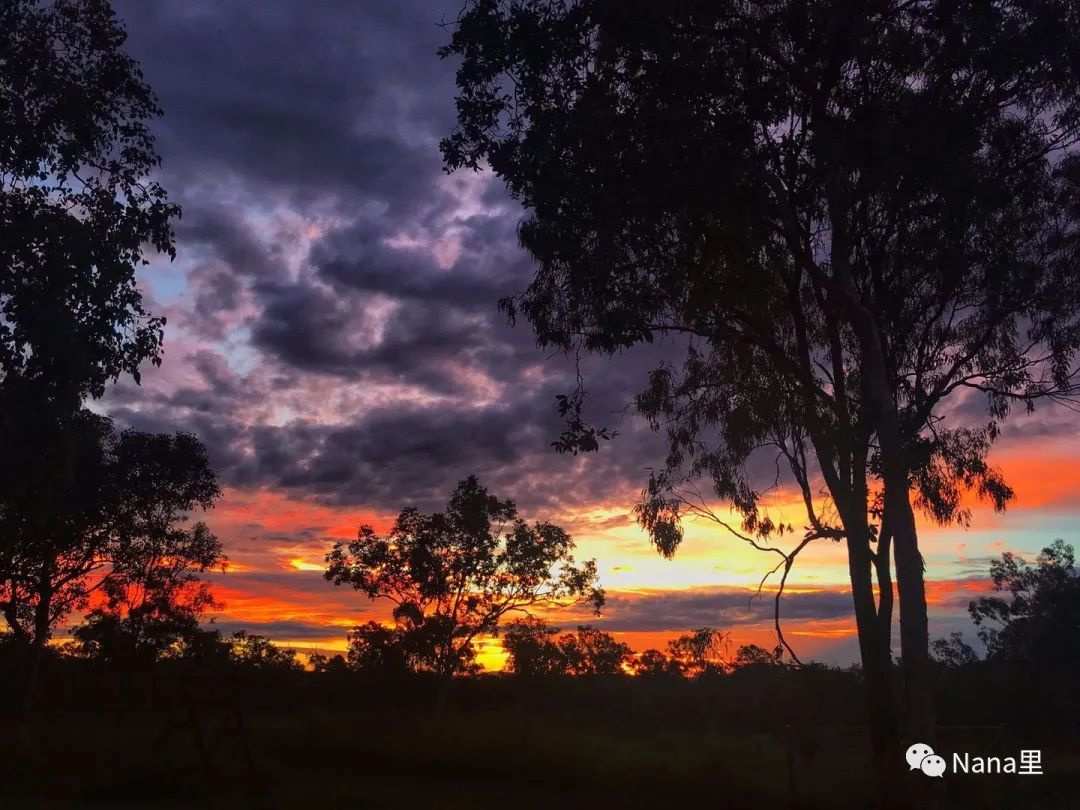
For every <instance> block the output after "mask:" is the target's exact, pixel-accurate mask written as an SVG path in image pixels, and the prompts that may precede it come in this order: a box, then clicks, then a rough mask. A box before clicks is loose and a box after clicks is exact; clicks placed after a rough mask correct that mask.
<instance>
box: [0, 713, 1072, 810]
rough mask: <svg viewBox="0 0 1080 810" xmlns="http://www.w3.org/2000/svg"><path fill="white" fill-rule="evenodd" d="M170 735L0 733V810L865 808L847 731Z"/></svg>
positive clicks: (1057, 795)
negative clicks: (198, 742) (204, 752)
mask: <svg viewBox="0 0 1080 810" xmlns="http://www.w3.org/2000/svg"><path fill="white" fill-rule="evenodd" d="M240 716H242V718H243V723H242V731H241V729H240V728H238V727H237V726H236V725H235V722H234V720H235V718H236V717H240ZM173 719H176V718H173ZM172 725H173V723H172V720H171V719H170V718H169V717H166V716H163V715H142V716H135V717H132V716H126V717H122V716H118V715H111V714H101V713H85V714H81V715H80V716H78V717H77V718H76V717H68V718H64V719H62V720H61V719H46V720H41V721H39V722H36V723H34V724H33V725H32V726H31V727H30V728H29V729H24V730H22V731H19V730H17V729H15V728H13V727H8V728H3V729H0V733H3V735H4V736H3V739H4V740H5V742H4V744H3V746H2V749H0V750H2V751H3V754H4V759H3V777H4V778H3V783H2V786H0V807H4V808H9V807H10V808H28V810H29V809H30V808H67V807H88V808H89V807H95V808H117V809H119V808H133V809H134V808H147V809H148V810H153V808H186V807H206V808H234V807H236V808H323V807H326V808H395V809H397V808H447V810H455V809H456V808H471V809H475V808H544V809H545V810H549V809H550V808H559V807H567V808H571V807H572V808H578V807H580V808H637V807H641V808H657V807H658V808H666V807H671V808H676V807H703V806H708V807H730V808H772V807H777V808H780V807H784V808H787V807H805V808H816V807H830V808H868V807H871V806H872V801H871V799H870V797H871V796H872V793H871V788H872V785H871V779H870V770H869V755H868V746H867V745H866V744H865V739H864V738H863V735H862V733H861V732H860V731H859V730H857V729H848V730H844V729H819V730H816V731H815V730H801V731H799V732H781V733H772V732H758V733H746V732H743V733H733V732H730V731H725V730H724V729H722V728H702V727H701V724H700V723H697V722H694V723H691V724H688V725H692V726H694V728H693V730H690V731H683V732H680V731H678V730H677V724H667V723H665V724H664V725H663V727H659V728H648V727H640V728H636V729H631V730H627V729H626V728H625V727H619V726H618V725H611V724H604V723H597V722H596V720H595V719H594V718H589V717H583V718H581V719H580V720H579V721H568V720H567V718H566V717H564V716H563V717H558V716H550V715H546V714H538V713H536V712H531V711H525V710H516V709H507V708H505V707H503V708H499V709H497V710H470V711H468V712H462V711H461V710H459V709H456V708H454V707H452V706H451V707H449V708H447V709H445V710H444V711H441V712H435V711H433V710H420V709H415V710H411V711H402V709H401V708H400V707H386V708H385V709H384V710H379V709H372V708H367V709H365V710H363V711H350V710H347V709H346V710H342V711H335V710H329V709H327V708H325V707H304V706H302V705H299V706H297V707H295V708H292V709H290V708H281V709H277V710H267V709H260V710H255V711H249V712H245V713H244V714H243V715H238V714H237V715H221V716H219V717H217V718H209V717H206V718H203V722H202V726H203V729H202V730H203V740H204V743H205V744H206V746H207V748H211V747H212V748H213V750H212V751H210V752H209V753H208V754H207V755H206V756H200V754H199V750H198V747H197V745H196V744H195V739H196V738H195V735H194V734H193V733H192V731H191V729H190V728H183V727H179V726H177V727H175V728H173V730H172V731H171V732H170V733H169V734H167V735H166V734H165V730H166V729H167V728H170V727H171V726H172ZM222 728H224V729H225V731H224V733H223V734H221V735H220V739H219V741H218V743H217V744H216V745H212V740H213V738H214V737H215V736H217V733H218V732H219V731H220V730H221V729H222ZM244 740H246V745H245V744H244V743H243V741H244ZM789 752H790V754H791V757H792V759H791V766H792V767H793V770H794V776H795V785H794V786H792V785H791V783H790V781H789ZM900 767H903V766H902V764H901V766H900ZM1045 767H1046V771H1047V774H1046V775H1045V776H1042V777H1027V778H1026V780H1025V778H1022V777H996V778H995V777H981V778H980V777H974V776H971V777H952V778H951V779H950V780H949V782H948V785H947V787H948V794H949V795H948V804H949V806H952V807H965V808H967V807H971V808H1002V810H1005V808H1008V809H1009V810H1012V808H1023V809H1024V810H1026V809H1027V808H1047V809H1048V810H1049V809H1050V808H1061V809H1062V810H1066V808H1075V807H1076V806H1077V805H1076V803H1075V795H1076V794H1075V793H1074V792H1073V791H1074V789H1075V787H1076V786H1078V785H1080V757H1076V756H1075V755H1072V756H1069V755H1068V754H1059V755H1055V756H1048V757H1047V760H1046V762H1045ZM915 776H918V778H920V779H921V778H925V777H922V776H921V775H918V774H916V775H915ZM915 776H912V777H911V778H915Z"/></svg>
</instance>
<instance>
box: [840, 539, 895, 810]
mask: <svg viewBox="0 0 1080 810" xmlns="http://www.w3.org/2000/svg"><path fill="white" fill-rule="evenodd" d="M847 545H848V571H849V574H850V576H851V596H852V600H853V601H854V604H855V626H856V628H857V630H858V634H859V653H860V657H861V658H862V667H863V677H864V679H865V687H866V700H867V708H868V715H869V720H870V744H871V747H872V750H873V757H874V773H875V776H876V782H877V788H878V798H879V802H880V805H881V807H883V808H890V810H891V809H892V808H901V807H905V806H906V804H905V802H904V801H903V795H902V787H903V786H902V783H901V781H900V779H899V778H898V777H899V774H900V770H899V766H898V763H901V762H902V759H901V757H900V745H899V740H898V738H897V722H896V706H895V702H894V700H893V690H892V656H891V651H890V649H889V643H888V636H885V635H883V634H882V632H881V620H880V616H879V613H878V610H877V607H876V604H875V601H874V590H873V580H872V577H871V565H870V563H871V560H870V549H869V546H868V545H867V541H866V540H864V539H860V538H859V537H858V536H857V535H854V536H849V538H848V543H847Z"/></svg>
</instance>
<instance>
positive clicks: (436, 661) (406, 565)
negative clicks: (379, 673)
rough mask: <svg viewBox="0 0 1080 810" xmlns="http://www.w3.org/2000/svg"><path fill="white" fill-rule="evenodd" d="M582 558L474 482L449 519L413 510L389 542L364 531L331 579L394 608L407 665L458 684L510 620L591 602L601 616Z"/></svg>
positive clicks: (592, 576) (340, 556)
mask: <svg viewBox="0 0 1080 810" xmlns="http://www.w3.org/2000/svg"><path fill="white" fill-rule="evenodd" d="M573 549H574V543H573V541H572V540H571V539H570V536H569V535H568V534H567V533H566V532H565V531H563V530H562V529H560V528H559V527H558V526H554V525H552V524H550V523H535V524H531V525H530V524H528V523H526V522H525V521H524V520H523V519H521V518H520V517H518V512H517V507H516V506H515V505H514V502H513V501H500V500H499V499H498V498H496V497H494V496H492V495H489V494H488V491H487V489H485V488H484V487H482V486H481V485H480V484H479V482H478V481H477V480H476V478H475V477H469V478H467V479H465V480H464V481H462V482H461V483H459V484H458V486H457V488H456V489H455V490H454V493H453V495H452V496H451V498H450V501H449V503H448V504H447V508H446V511H445V512H438V513H435V514H431V515H424V514H421V513H420V512H419V511H417V510H416V509H414V508H411V507H410V508H407V509H404V510H402V512H401V514H400V515H399V516H398V518H397V520H396V521H395V523H394V526H393V527H392V528H391V530H390V532H389V533H388V534H387V535H386V536H385V537H380V536H379V535H377V534H376V533H375V530H374V529H372V528H371V527H370V526H362V527H361V528H360V532H359V536H358V537H357V539H356V540H354V541H353V542H351V543H348V544H344V543H338V544H336V545H335V546H334V548H333V550H332V551H331V552H330V553H329V554H328V555H327V557H326V562H327V569H326V578H327V579H328V580H330V581H331V582H333V583H334V584H335V585H346V584H347V585H351V586H352V587H354V588H356V589H357V590H358V591H361V592H363V593H364V594H365V595H367V597H368V598H369V599H385V600H387V601H389V602H392V603H393V604H394V619H395V621H396V622H397V625H398V626H397V629H396V630H395V631H393V633H394V635H393V638H394V639H397V640H398V641H401V642H405V652H404V654H405V660H406V663H407V665H408V666H409V667H410V668H420V669H424V670H429V671H432V672H435V673H437V674H439V675H443V676H450V675H453V674H455V673H457V672H460V671H462V668H463V667H464V668H466V669H467V668H469V667H470V666H471V662H472V661H473V660H474V658H475V651H474V648H473V641H474V640H475V639H476V637H477V636H479V635H484V634H494V633H495V632H496V631H497V630H498V627H499V624H500V623H501V622H502V621H503V619H504V617H506V616H508V615H513V614H515V613H527V612H528V611H529V610H530V609H532V608H539V607H551V606H554V605H565V604H572V603H578V602H581V601H586V602H589V603H590V604H592V606H593V607H594V609H595V610H596V611H599V610H600V607H601V605H602V604H603V601H604V592H603V591H602V590H601V589H600V588H599V587H598V586H597V581H596V580H597V575H596V563H595V562H594V561H592V560H590V561H588V562H585V563H582V564H580V565H578V564H577V563H576V562H575V560H574V556H573ZM377 627H378V625H376V626H374V627H373V626H372V625H370V624H369V625H367V627H366V629H365V628H358V631H360V630H363V635H364V644H365V645H367V644H368V643H369V642H371V643H377V644H378V645H382V644H383V641H384V640H385V639H384V637H383V636H381V635H380V633H381V632H383V631H386V632H391V631H389V630H388V629H387V628H382V630H377V629H376V628H377ZM354 635H355V634H354ZM380 649H381V646H380ZM379 655H380V656H381V655H382V653H379Z"/></svg>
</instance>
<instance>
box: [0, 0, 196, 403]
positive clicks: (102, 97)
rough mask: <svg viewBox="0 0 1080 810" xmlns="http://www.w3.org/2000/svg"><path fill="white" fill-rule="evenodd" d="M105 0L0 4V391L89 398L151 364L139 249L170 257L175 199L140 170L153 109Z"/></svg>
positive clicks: (150, 150) (155, 339)
mask: <svg viewBox="0 0 1080 810" xmlns="http://www.w3.org/2000/svg"><path fill="white" fill-rule="evenodd" d="M125 39H126V33H125V32H124V30H123V28H122V26H121V25H120V23H119V22H118V20H117V19H116V16H115V14H114V12H113V10H112V8H111V6H110V4H109V3H108V2H107V0H52V2H41V1H40V0H12V2H6V3H4V5H3V8H2V9H0V53H3V54H4V59H3V63H2V66H0V70H2V81H0V324H2V325H0V393H2V394H4V395H5V404H8V403H7V399H10V398H11V397H13V396H16V392H21V396H31V394H30V393H28V390H29V391H32V392H33V393H32V396H33V397H34V398H35V399H36V401H38V403H39V407H40V403H41V402H43V401H60V400H62V401H63V403H64V406H65V407H71V406H72V405H73V404H77V403H78V399H79V398H81V397H83V396H87V395H89V396H100V395H101V394H102V392H103V391H104V386H105V384H106V382H107V381H109V380H111V379H116V378H117V377H118V376H119V375H121V374H125V373H127V374H132V375H134V376H135V379H136V380H138V377H139V371H138V368H139V364H140V363H141V362H143V361H144V360H148V359H149V360H152V361H153V362H155V363H159V362H160V359H161V358H160V351H161V341H162V328H163V326H164V324H165V320H164V318H161V317H155V316H153V315H151V314H150V313H149V312H147V310H146V309H145V307H144V305H143V301H142V295H141V292H140V291H139V288H138V286H137V284H136V280H135V270H136V268H137V267H139V266H140V265H142V264H146V261H147V260H146V258H145V247H146V246H147V245H150V246H152V247H153V248H154V249H156V250H157V251H159V252H162V253H165V254H168V255H170V256H172V255H174V249H173V232H172V221H173V220H174V219H175V218H176V217H177V216H178V215H179V208H178V207H177V206H176V205H175V204H173V203H170V202H169V201H168V199H167V197H166V194H165V191H164V189H162V187H161V186H160V185H159V184H158V183H157V182H156V180H154V179H153V177H152V175H153V174H154V172H155V171H156V170H157V168H158V166H159V164H160V159H159V157H158V154H157V152H156V151H155V146H154V138H153V136H152V134H151V131H150V128H149V124H150V122H151V121H152V120H153V119H154V118H157V117H158V116H159V115H161V109H160V108H159V106H158V103H157V100H156V99H155V97H154V94H153V92H152V91H151V89H150V88H149V87H148V86H147V84H146V83H145V82H144V81H143V78H142V73H141V71H140V70H139V67H138V65H137V64H136V63H135V61H134V60H133V59H131V57H130V56H128V55H127V54H126V53H125V52H124V50H123V44H124V40H125Z"/></svg>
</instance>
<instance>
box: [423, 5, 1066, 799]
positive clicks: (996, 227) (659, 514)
mask: <svg viewBox="0 0 1080 810" xmlns="http://www.w3.org/2000/svg"><path fill="white" fill-rule="evenodd" d="M1071 9H1072V3H1070V2H1065V0H1057V1H1055V0H1044V1H1041V2H1034V3H1030V2H1018V0H995V1H994V2H986V3H980V4H956V3H952V2H944V0H926V2H901V1H900V0H891V1H890V0H884V1H883V2H874V3H854V4H852V3H840V2H835V0H811V2H790V1H786V2H785V1H783V0H775V1H770V2H745V0H721V1H720V2H713V3H707V4H706V3H656V2H649V1H648V0H634V1H632V2H616V1H615V0H575V1H574V2H563V0H472V1H471V2H468V3H467V4H466V7H465V9H464V11H463V13H462V14H461V16H460V17H459V18H458V20H457V24H456V28H455V30H454V34H453V38H452V40H451V43H450V44H449V45H448V46H447V47H446V48H444V49H443V51H442V53H443V55H444V56H453V57H460V58H461V63H460V66H459V68H458V73H457V83H458V98H457V109H458V122H459V127H458V129H457V131H456V132H455V133H453V134H452V135H451V136H450V137H449V138H447V139H446V140H444V142H443V153H444V156H445V160H446V165H447V167H448V168H449V169H455V168H459V167H471V168H474V169H475V168H479V167H480V166H481V165H483V164H484V163H487V164H489V165H490V167H491V168H492V169H493V170H494V171H495V173H496V174H498V175H499V176H500V177H501V178H503V179H504V180H505V181H506V184H507V186H508V188H509V190H510V192H511V194H512V195H513V196H514V197H515V198H517V199H518V200H520V201H521V203H522V204H523V205H524V207H525V208H526V210H527V212H528V216H527V218H526V220H525V221H524V222H523V223H522V225H521V228H520V236H521V241H522V243H523V245H524V246H525V247H526V248H527V249H528V250H529V252H530V253H531V254H532V255H533V257H534V258H535V259H536V261H537V272H536V275H535V277H534V279H533V282H532V284H531V286H530V287H529V289H528V290H527V291H526V293H525V294H524V295H522V296H519V297H518V298H516V299H514V300H512V301H507V302H504V305H505V306H506V308H507V311H508V313H509V314H510V316H511V317H514V315H515V314H516V313H519V312H520V313H522V314H523V315H525V317H526V318H527V319H528V320H529V321H530V322H531V323H532V325H533V327H534V329H535V331H536V334H537V337H538V340H539V342H540V344H541V345H543V346H557V347H560V348H564V349H569V350H584V351H596V352H604V353H615V352H619V351H621V350H623V349H625V348H627V347H630V346H632V345H635V344H637V343H641V342H651V341H653V340H654V339H656V337H658V336H661V335H679V336H682V338H683V339H684V340H685V342H686V345H687V350H686V360H685V363H684V365H683V366H682V368H681V369H680V368H677V367H675V366H664V367H662V368H660V369H657V370H656V371H655V372H654V373H653V374H652V376H651V378H650V382H649V386H648V388H647V390H646V391H645V392H644V393H643V394H642V395H641V396H639V398H638V400H637V406H638V409H639V410H640V411H641V412H642V413H643V414H644V415H645V416H646V417H647V418H648V419H649V421H650V422H651V424H652V425H653V426H654V427H655V428H660V427H661V426H663V428H664V429H666V430H667V433H668V440H669V449H670V452H669V456H668V463H667V465H666V469H665V470H664V471H663V472H661V473H658V474H657V475H655V476H654V477H653V479H652V480H651V481H650V486H649V489H648V490H647V492H646V493H645V499H644V502H643V504H642V506H643V509H642V511H641V512H640V517H641V519H642V522H643V524H644V525H645V526H646V527H647V528H648V529H649V530H650V531H651V532H652V535H653V539H654V541H655V542H656V544H657V546H658V547H659V549H660V550H661V551H662V552H663V553H665V554H669V555H670V554H672V553H674V551H675V549H676V547H677V546H678V544H679V541H680V539H681V530H680V515H681V514H682V513H683V512H684V511H685V510H686V508H687V501H688V500H691V499H690V498H688V497H687V495H686V490H687V489H688V488H690V487H691V486H692V485H693V483H694V482H695V481H696V480H697V479H699V478H702V477H703V478H706V479H707V480H708V481H709V482H710V483H711V484H712V489H713V491H714V492H715V493H716V495H717V496H719V497H720V498H721V499H722V500H723V501H726V502H727V503H728V504H730V505H732V506H733V507H734V508H735V510H736V511H737V512H738V513H740V514H741V517H742V521H743V534H741V536H742V537H743V539H744V540H746V541H747V542H750V543H753V544H757V542H758V541H760V540H762V539H768V538H775V537H777V536H782V535H784V534H787V533H788V532H789V531H790V530H791V528H792V527H788V526H783V525H778V524H777V523H775V522H774V521H772V520H771V519H770V518H769V516H768V513H767V511H765V510H764V509H763V507H762V504H761V486H760V484H759V482H757V481H756V480H755V479H754V477H753V475H752V474H751V473H750V471H749V469H748V466H747V461H748V460H749V459H750V458H751V456H753V455H754V454H755V453H756V451H757V450H759V449H761V448H770V449H772V450H774V451H775V452H776V453H777V456H778V458H779V460H780V461H782V462H785V463H786V464H787V466H788V467H789V468H790V472H791V479H792V480H793V482H794V483H795V485H796V486H797V487H798V490H799V492H800V494H801V496H802V499H803V501H804V504H805V507H806V528H805V531H804V533H803V539H802V541H801V542H799V544H798V545H796V546H795V548H794V550H793V551H792V552H790V553H788V554H785V553H783V552H777V553H780V554H781V556H782V557H783V559H782V560H780V561H779V563H778V565H777V569H776V570H781V569H783V571H784V573H785V574H786V573H787V571H788V570H789V569H790V564H791V560H792V558H793V557H794V555H795V554H797V553H798V552H799V551H801V550H802V549H803V548H804V547H805V545H806V544H807V543H809V542H812V541H814V540H817V539H821V538H831V539H836V540H843V541H844V542H845V543H846V544H847V551H848V556H849V559H850V566H849V568H850V573H851V578H852V596H853V601H854V607H855V615H856V622H857V626H858V632H859V641H860V650H861V654H862V660H863V668H864V673H865V675H866V680H867V684H868V687H869V688H868V696H869V698H870V709H871V719H872V726H873V740H874V748H875V751H876V761H877V768H878V773H879V777H880V778H881V780H882V784H883V789H882V798H883V800H885V801H887V802H895V801H896V800H895V799H894V798H891V796H892V794H891V792H890V791H889V790H888V789H887V787H885V786H884V783H885V782H887V781H888V780H890V779H891V778H892V774H893V773H894V770H895V766H894V762H895V757H896V755H897V752H896V745H897V740H896V735H895V715H894V710H893V706H892V698H891V695H892V690H891V675H890V667H891V657H890V639H889V633H890V627H891V622H892V593H893V583H892V574H891V566H890V558H891V557H892V556H895V561H896V572H897V585H898V591H899V601H900V617H901V622H900V627H901V639H900V641H901V649H902V655H903V660H904V675H905V678H906V680H907V689H906V690H905V691H906V694H907V696H908V701H909V706H908V712H907V719H908V723H909V731H910V734H911V736H912V737H913V738H916V739H921V740H931V739H932V738H933V709H932V701H931V679H930V675H929V637H928V630H927V615H926V601H925V589H924V583H923V565H922V559H921V555H920V553H919V549H918V545H917V536H916V531H915V520H914V513H913V505H914V506H915V507H917V508H921V509H922V510H923V511H925V512H926V513H927V514H928V515H929V516H931V517H932V518H933V519H935V520H939V521H941V522H948V521H954V520H960V521H965V520H966V519H967V518H968V513H967V511H966V510H965V509H964V508H963V507H962V506H961V500H960V495H961V493H962V492H963V491H964V490H972V491H973V492H974V493H975V494H976V495H978V496H981V497H985V498H987V499H989V500H990V501H991V503H992V504H993V505H994V506H995V507H998V508H1001V507H1003V506H1004V504H1005V502H1006V501H1007V500H1008V498H1009V497H1010V495H1011V491H1010V490H1009V489H1008V487H1007V486H1006V485H1005V483H1004V482H1003V481H1002V479H1001V476H1000V475H999V474H998V473H997V472H996V471H995V470H994V469H993V468H992V467H990V466H989V465H988V464H987V461H986V457H987V453H988V451H989V449H990V446H991V444H992V442H993V441H994V439H995V438H996V437H997V435H998V427H999V425H1000V423H1001V422H1002V420H1004V419H1005V418H1006V416H1007V415H1008V413H1009V411H1010V410H1011V408H1012V406H1014V405H1022V406H1025V407H1031V406H1032V405H1033V404H1034V403H1035V402H1036V401H1037V400H1039V399H1041V398H1049V399H1057V398H1062V397H1071V396H1073V394H1074V393H1075V391H1076V384H1075V378H1074V375H1073V370H1074V368H1075V362H1074V359H1075V356H1076V351H1077V347H1078V345H1080V317H1078V316H1080V283H1078V278H1077V269H1076V268H1077V262H1076V248H1077V239H1076V232H1077V219H1078V217H1080V207H1078V206H1077V205H1076V199H1077V180H1078V179H1080V160H1078V159H1077V158H1076V156H1075V155H1074V153H1073V151H1072V146H1073V144H1074V142H1075V140H1076V139H1077V136H1078V135H1080V94H1078V92H1077V88H1078V87H1080V83H1078V81H1077V80H1078V78H1080V64H1078V63H1077V61H1076V60H1075V58H1074V54H1075V53H1076V52H1077V50H1080V28H1078V26H1077V25H1076V22H1075V16H1074V15H1073V14H1072V10H1071ZM957 392H959V393H962V394H963V393H966V394H976V395H983V397H984V401H985V404H986V406H987V409H988V422H987V423H986V425H985V426H984V427H975V428H972V427H955V428H952V429H949V428H948V427H947V426H946V425H945V424H943V419H944V418H945V417H944V415H943V414H944V410H945V409H944V405H945V403H946V401H947V400H948V399H949V397H950V396H952V395H953V394H955V393H957ZM582 401H583V399H582V396H581V391H578V392H575V395H574V396H573V397H571V398H569V399H568V400H566V408H565V409H564V415H565V416H567V417H568V419H567V422H568V430H569V435H568V436H564V437H563V438H562V439H561V440H560V445H559V449H562V450H570V451H574V450H592V449H595V447H596V446H597V444H598V442H597V441H596V439H597V433H596V431H595V429H594V428H591V427H589V426H588V424H587V422H585V421H584V419H583V418H582V416H581V408H580V405H581V402H582ZM575 434H576V435H577V438H578V439H580V440H579V441H575ZM819 476H820V479H821V480H822V481H823V483H824V485H825V487H824V493H825V494H824V496H823V495H822V488H821V487H820V486H819V484H818V478H819ZM769 481H770V484H771V482H772V477H771V476H770V478H769ZM706 508H707V507H706ZM714 516H715V515H714ZM875 577H876V579H877V583H876V584H877V588H876V589H875V587H874V584H875V583H874V578H875ZM876 594H877V595H876ZM777 604H779V602H777Z"/></svg>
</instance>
